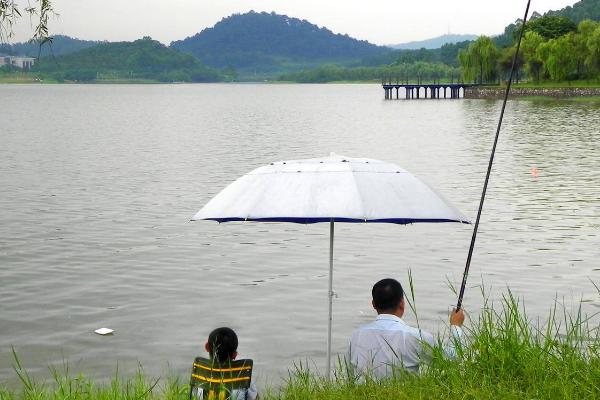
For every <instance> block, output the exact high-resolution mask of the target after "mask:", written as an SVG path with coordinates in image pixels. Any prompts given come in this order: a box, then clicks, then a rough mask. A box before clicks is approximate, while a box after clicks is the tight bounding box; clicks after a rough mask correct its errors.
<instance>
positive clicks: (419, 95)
mask: <svg viewBox="0 0 600 400" xmlns="http://www.w3.org/2000/svg"><path fill="white" fill-rule="evenodd" d="M382 86H383V90H384V91H385V99H386V100H393V99H394V98H395V99H396V100H398V99H400V88H403V89H404V96H403V98H405V99H406V100H412V99H460V98H461V97H463V96H464V94H465V88H468V87H472V86H479V85H478V84H470V83H415V84H402V83H383V84H382ZM394 89H395V91H396V93H394ZM394 94H395V96H394Z"/></svg>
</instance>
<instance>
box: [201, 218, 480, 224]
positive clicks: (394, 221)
mask: <svg viewBox="0 0 600 400" xmlns="http://www.w3.org/2000/svg"><path fill="white" fill-rule="evenodd" d="M202 219H204V220H209V221H217V222H233V221H254V222H293V223H296V224H315V223H318V222H330V221H332V220H333V221H334V222H354V223H359V222H362V223H373V222H385V223H390V224H401V225H406V224H414V223H419V222H462V223H463V224H470V223H471V222H470V221H461V220H458V219H416V218H383V219H369V220H365V219H358V218H335V217H334V218H323V217H319V218H296V217H273V218H239V217H229V218H202ZM192 221H193V220H192Z"/></svg>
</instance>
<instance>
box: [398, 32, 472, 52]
mask: <svg viewBox="0 0 600 400" xmlns="http://www.w3.org/2000/svg"><path fill="white" fill-rule="evenodd" d="M475 39H477V35H452V34H447V35H442V36H438V37H435V38H432V39H426V40H420V41H415V42H408V43H400V44H392V45H389V46H388V47H391V48H393V49H401V50H418V49H439V48H440V47H442V46H443V45H445V44H454V43H459V42H464V41H467V40H475Z"/></svg>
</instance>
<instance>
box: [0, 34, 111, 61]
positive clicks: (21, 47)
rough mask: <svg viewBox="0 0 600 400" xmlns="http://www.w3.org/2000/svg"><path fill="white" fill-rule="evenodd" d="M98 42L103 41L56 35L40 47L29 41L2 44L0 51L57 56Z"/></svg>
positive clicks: (32, 55) (30, 55)
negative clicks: (50, 41)
mask: <svg viewBox="0 0 600 400" xmlns="http://www.w3.org/2000/svg"><path fill="white" fill-rule="evenodd" d="M100 43H103V42H100V41H95V40H81V39H75V38H72V37H69V36H64V35H56V36H54V37H53V38H52V43H45V44H44V45H43V46H41V48H40V46H39V44H37V43H31V42H23V43H15V44H4V45H2V47H0V53H6V54H13V55H26V56H29V57H37V56H38V55H39V56H40V57H46V56H51V55H55V56H59V55H63V54H69V53H74V52H76V51H79V50H83V49H87V48H88V47H92V46H96V45H98V44H100Z"/></svg>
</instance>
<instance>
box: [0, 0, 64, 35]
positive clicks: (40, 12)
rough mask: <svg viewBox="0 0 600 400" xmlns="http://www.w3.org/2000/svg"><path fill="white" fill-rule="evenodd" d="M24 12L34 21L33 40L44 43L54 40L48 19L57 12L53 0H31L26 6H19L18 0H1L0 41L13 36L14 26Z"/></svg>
mask: <svg viewBox="0 0 600 400" xmlns="http://www.w3.org/2000/svg"><path fill="white" fill-rule="evenodd" d="M23 13H25V14H28V15H29V16H30V18H31V20H32V21H34V22H33V23H34V24H35V27H34V30H33V37H32V40H33V41H36V42H39V43H40V44H43V43H45V42H48V41H51V40H52V39H51V38H50V36H49V35H48V19H49V18H50V16H52V15H56V14H55V12H54V9H53V7H52V1H51V0H29V1H28V3H27V6H26V7H24V8H21V7H19V5H18V4H17V3H16V0H0V42H5V41H8V40H9V39H10V38H11V37H12V36H13V26H14V24H15V23H16V22H17V21H18V20H19V18H21V17H22V15H23Z"/></svg>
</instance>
